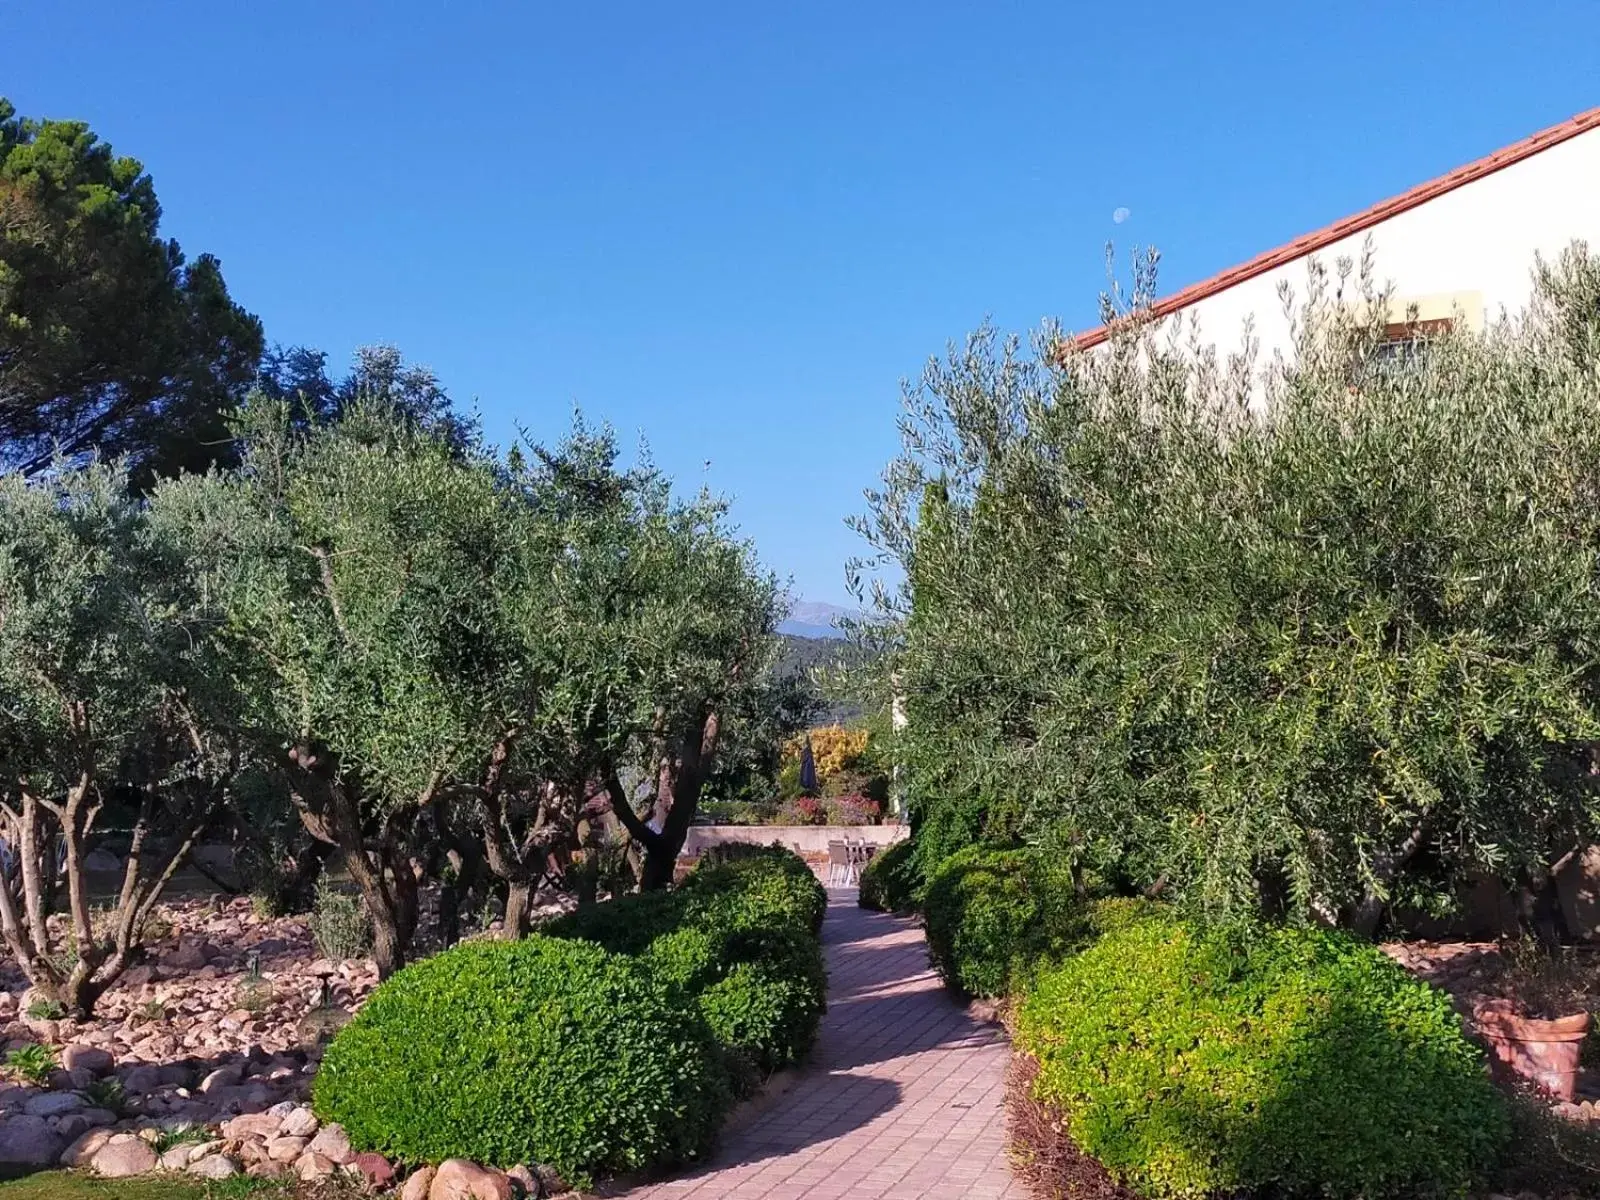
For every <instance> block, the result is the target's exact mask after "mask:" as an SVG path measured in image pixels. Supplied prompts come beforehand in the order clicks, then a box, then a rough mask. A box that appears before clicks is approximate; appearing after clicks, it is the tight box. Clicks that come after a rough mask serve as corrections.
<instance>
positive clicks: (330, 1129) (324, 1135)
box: [306, 1125, 355, 1167]
mask: <svg viewBox="0 0 1600 1200" xmlns="http://www.w3.org/2000/svg"><path fill="white" fill-rule="evenodd" d="M306 1153H308V1154H320V1155H322V1157H324V1158H326V1159H328V1160H329V1161H331V1162H332V1163H333V1165H334V1166H336V1167H342V1166H344V1164H345V1163H347V1162H349V1161H350V1160H351V1159H352V1158H354V1157H355V1152H354V1151H353V1150H351V1149H350V1139H349V1138H347V1137H345V1135H344V1126H342V1125H324V1126H323V1127H322V1129H321V1130H320V1131H319V1132H318V1133H317V1136H316V1137H314V1138H312V1139H311V1144H310V1145H308V1146H307V1147H306Z"/></svg>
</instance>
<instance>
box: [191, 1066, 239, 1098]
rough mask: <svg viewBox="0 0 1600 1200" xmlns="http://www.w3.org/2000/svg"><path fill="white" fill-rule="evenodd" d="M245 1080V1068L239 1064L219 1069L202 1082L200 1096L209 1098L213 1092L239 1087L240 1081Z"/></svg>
mask: <svg viewBox="0 0 1600 1200" xmlns="http://www.w3.org/2000/svg"><path fill="white" fill-rule="evenodd" d="M243 1078H244V1068H243V1067H242V1066H240V1065H239V1064H238V1063H232V1064H230V1065H228V1066H226V1067H218V1068H217V1069H216V1070H215V1071H212V1072H211V1074H209V1075H207V1076H206V1077H205V1078H204V1079H202V1080H201V1081H200V1088H199V1091H200V1094H201V1095H203V1096H208V1095H210V1094H211V1093H212V1092H217V1091H221V1090H222V1089H223V1088H231V1087H238V1086H239V1081H240V1080H242V1079H243Z"/></svg>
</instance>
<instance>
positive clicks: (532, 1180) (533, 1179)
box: [506, 1163, 544, 1196]
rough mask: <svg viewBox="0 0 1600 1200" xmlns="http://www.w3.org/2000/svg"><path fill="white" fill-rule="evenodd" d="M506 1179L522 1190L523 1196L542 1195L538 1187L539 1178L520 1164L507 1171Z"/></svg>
mask: <svg viewBox="0 0 1600 1200" xmlns="http://www.w3.org/2000/svg"><path fill="white" fill-rule="evenodd" d="M506 1177H507V1178H508V1179H510V1180H511V1182H512V1183H514V1184H516V1185H517V1186H518V1187H520V1188H521V1189H522V1194H523V1195H524V1196H542V1195H544V1192H543V1190H541V1188H540V1186H539V1177H538V1176H537V1175H535V1174H534V1173H533V1172H532V1171H531V1170H529V1169H528V1168H527V1167H526V1166H524V1165H523V1164H521V1163H518V1164H517V1165H516V1166H514V1167H512V1168H511V1169H510V1170H509V1171H507V1172H506Z"/></svg>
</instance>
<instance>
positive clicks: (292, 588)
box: [153, 401, 520, 976]
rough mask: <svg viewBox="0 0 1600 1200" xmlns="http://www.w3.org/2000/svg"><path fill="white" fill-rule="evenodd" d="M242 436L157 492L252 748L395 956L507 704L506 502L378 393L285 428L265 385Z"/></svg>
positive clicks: (509, 569)
mask: <svg viewBox="0 0 1600 1200" xmlns="http://www.w3.org/2000/svg"><path fill="white" fill-rule="evenodd" d="M240 439H241V444H242V465H241V466H240V467H239V469H237V470H236V471H232V472H229V473H227V474H216V475H211V476H207V477H203V478H195V477H192V478H188V479H184V480H179V481H177V482H175V483H172V484H169V485H167V486H165V487H163V488H162V489H161V490H160V491H158V493H157V494H156V497H155V499H154V501H153V503H154V505H155V506H156V507H157V508H162V507H167V506H171V507H174V508H182V509H184V510H185V511H187V512H188V513H190V514H192V515H193V518H194V519H193V520H192V522H191V530H192V537H193V545H194V547H195V566H194V568H193V569H194V570H195V571H197V572H198V573H200V574H201V575H203V576H205V577H207V578H209V579H211V580H212V584H213V586H214V587H216V588H217V590H218V591H219V593H220V594H221V596H222V598H223V599H222V603H224V604H225V606H226V608H227V610H228V613H229V618H230V620H229V629H230V637H231V639H232V640H233V642H234V644H235V646H236V647H237V649H236V652H235V658H234V661H235V663H236V664H238V667H237V669H238V670H239V672H240V676H239V678H240V682H239V690H240V692H241V693H242V694H244V695H245V696H247V697H248V704H247V706H246V709H245V717H246V721H247V723H248V725H249V727H250V729H251V730H252V731H253V732H254V736H255V740H256V744H257V746H258V748H259V754H260V757H261V759H262V761H264V762H265V763H267V764H268V765H269V766H270V768H271V769H272V770H273V771H274V772H275V773H276V774H277V776H278V778H279V779H280V781H281V782H282V784H283V786H284V788H285V791H286V793H287V795H288V797H289V799H290V802H291V803H292V804H293V806H294V809H295V811H296V813H297V815H298V816H299V818H300V820H301V822H302V823H303V824H304V826H305V828H306V829H307V830H308V831H309V832H310V833H311V834H312V835H313V836H314V837H316V838H317V839H319V840H320V841H323V842H325V843H327V844H329V845H331V846H333V847H334V848H335V850H336V853H337V854H338V856H339V860H340V862H341V864H342V865H343V867H344V869H345V870H346V871H347V872H348V873H349V875H350V878H351V879H352V880H353V881H354V882H355V884H356V885H357V887H358V888H359V889H360V891H361V895H362V898H363V901H364V903H365V905H366V908H367V911H368V912H369V914H370V915H371V917H372V921H373V925H374V953H375V957H376V960H377V964H378V968H379V972H380V974H382V975H384V976H387V975H389V974H390V973H392V972H393V971H395V970H396V969H398V968H399V967H400V966H402V965H403V964H404V962H405V955H406V950H407V946H408V945H409V942H410V940H411V936H412V934H413V932H414V930H415V925H416V919H417V886H418V882H419V873H420V870H421V866H422V862H423V860H424V859H425V857H426V855H427V849H428V848H427V846H426V845H425V841H426V840H427V839H428V838H430V837H431V836H432V832H431V829H432V827H431V825H430V824H429V822H428V821H426V820H423V819H422V818H424V817H425V816H427V815H429V814H431V813H432V812H433V810H434V807H435V805H436V804H437V803H438V802H440V801H441V800H442V799H444V798H445V796H446V795H447V793H448V791H449V789H451V788H452V787H453V786H454V785H456V784H457V783H458V782H459V781H462V780H464V779H469V778H472V777H473V776H474V774H475V773H476V772H477V771H478V770H479V769H481V764H482V763H483V762H484V761H485V759H486V757H487V755H486V754H485V752H484V750H483V747H484V746H486V745H493V744H494V743H495V741H496V740H497V739H498V738H500V737H502V736H503V735H504V733H505V731H506V729H507V728H508V722H510V721H511V720H512V719H514V715H513V714H508V713H507V712H506V711H504V707H503V705H502V695H503V689H502V683H503V681H504V680H505V679H506V678H508V677H511V676H514V675H515V673H516V671H517V670H518V663H517V662H516V661H515V656H514V650H515V647H514V646H512V645H511V644H509V643H508V642H507V641H506V640H505V639H504V638H503V637H502V626H501V623H500V622H499V620H498V607H499V605H500V604H501V602H502V597H503V596H504V595H505V594H507V592H508V591H509V590H513V589H514V588H515V587H516V585H517V580H516V578H515V575H514V572H515V569H516V568H517V567H518V566H519V565H520V559H519V557H518V555H517V553H516V543H515V538H516V534H517V529H518V523H517V521H516V519H515V517H516V514H515V512H514V510H513V509H512V506H510V505H509V504H508V496H507V494H506V491H505V489H504V488H503V486H502V485H501V480H500V476H499V474H498V473H497V471H496V470H495V468H494V466H493V464H492V463H491V462H489V461H488V460H486V459H485V458H483V457H482V456H478V455H474V454H470V453H466V454H464V453H462V452H460V448H459V447H456V446H453V445H451V444H448V443H447V442H445V441H444V440H442V439H440V438H438V437H435V436H433V435H432V434H430V433H429V432H427V431H425V430H423V429H420V428H419V427H418V426H417V425H416V423H414V422H408V421H402V420H397V419H394V417H393V415H392V414H391V413H389V412H388V411H387V410H386V409H385V408H384V407H383V406H382V405H377V404H374V405H370V406H364V405H357V406H354V408H353V409H352V411H351V412H350V413H349V414H347V415H346V416H345V417H344V418H343V419H341V420H340V421H338V422H337V423H335V424H333V425H329V426H318V427H314V428H312V429H310V430H296V429H295V428H294V426H293V424H292V423H291V419H290V412H289V407H288V405H287V404H286V403H273V402H267V401H260V402H258V403H257V404H255V405H254V406H253V407H252V408H250V409H248V410H247V411H246V412H245V413H244V414H243V417H242V418H241V425H240Z"/></svg>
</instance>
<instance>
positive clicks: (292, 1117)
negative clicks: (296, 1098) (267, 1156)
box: [278, 1104, 320, 1137]
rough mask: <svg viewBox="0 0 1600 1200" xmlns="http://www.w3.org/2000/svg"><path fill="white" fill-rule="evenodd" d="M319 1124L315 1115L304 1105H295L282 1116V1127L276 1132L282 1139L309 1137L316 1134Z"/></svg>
mask: <svg viewBox="0 0 1600 1200" xmlns="http://www.w3.org/2000/svg"><path fill="white" fill-rule="evenodd" d="M319 1124H320V1122H318V1120H317V1118H316V1114H314V1113H313V1112H312V1111H311V1110H310V1109H309V1108H307V1107H306V1106H305V1105H303V1104H297V1105H295V1106H294V1108H293V1109H291V1110H290V1111H289V1112H288V1113H286V1114H285V1115H284V1118H283V1125H282V1127H281V1128H280V1129H279V1130H278V1132H279V1133H281V1134H282V1135H283V1136H284V1137H310V1136H311V1135H312V1134H314V1133H316V1132H317V1126H318V1125H319Z"/></svg>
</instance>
